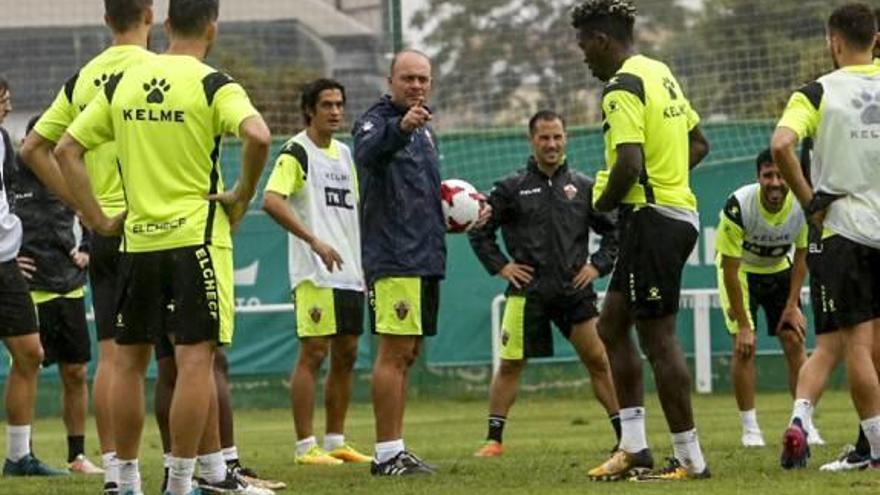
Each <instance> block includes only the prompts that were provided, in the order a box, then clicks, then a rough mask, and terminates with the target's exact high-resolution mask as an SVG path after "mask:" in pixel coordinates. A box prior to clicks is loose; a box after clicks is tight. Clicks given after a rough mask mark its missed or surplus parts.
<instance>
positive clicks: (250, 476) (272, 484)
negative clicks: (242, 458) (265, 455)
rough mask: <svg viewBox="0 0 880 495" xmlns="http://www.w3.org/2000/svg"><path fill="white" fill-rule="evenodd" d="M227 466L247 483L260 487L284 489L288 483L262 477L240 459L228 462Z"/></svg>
mask: <svg viewBox="0 0 880 495" xmlns="http://www.w3.org/2000/svg"><path fill="white" fill-rule="evenodd" d="M226 467H227V468H228V469H229V470H230V471H232V473H233V474H235V475H236V476H238V477H239V478H240V479H241V480H242V481H244V482H245V483H247V484H249V485H252V486H256V487H258V488H265V489H267V490H284V489H285V488H287V483H285V482H283V481H275V480H267V479H263V478H260V475H258V474H257V472H256V471H254V470H253V469H251V468H249V467H245V466H242V465H241V462H239V461H238V459H236V460H234V461H232V462H227V463H226Z"/></svg>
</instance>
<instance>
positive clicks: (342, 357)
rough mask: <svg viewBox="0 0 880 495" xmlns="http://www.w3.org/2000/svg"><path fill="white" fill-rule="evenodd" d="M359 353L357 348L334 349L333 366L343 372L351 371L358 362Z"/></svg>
mask: <svg viewBox="0 0 880 495" xmlns="http://www.w3.org/2000/svg"><path fill="white" fill-rule="evenodd" d="M357 351H358V350H357V346H345V347H334V348H333V354H332V358H331V365H332V366H333V367H334V368H336V369H338V370H341V371H348V370H351V369H352V368H354V363H355V361H357Z"/></svg>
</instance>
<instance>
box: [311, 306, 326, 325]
mask: <svg viewBox="0 0 880 495" xmlns="http://www.w3.org/2000/svg"><path fill="white" fill-rule="evenodd" d="M322 313H323V312H322V311H321V308H319V307H317V306H312V309H310V310H309V318H311V319H312V321H313V322H315V323H318V322H319V321H321V316H322Z"/></svg>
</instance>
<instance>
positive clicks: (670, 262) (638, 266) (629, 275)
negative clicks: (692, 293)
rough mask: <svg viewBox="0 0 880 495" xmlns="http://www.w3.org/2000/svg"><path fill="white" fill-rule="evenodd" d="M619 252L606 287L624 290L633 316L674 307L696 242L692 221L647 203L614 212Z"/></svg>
mask: <svg viewBox="0 0 880 495" xmlns="http://www.w3.org/2000/svg"><path fill="white" fill-rule="evenodd" d="M619 229H620V230H619V231H620V255H619V257H618V258H617V264H616V265H615V267H614V274H613V275H612V276H611V282H609V284H608V290H610V291H617V292H620V293H622V294H624V295H625V296H626V298H627V301H629V304H630V309H631V310H632V313H633V316H634V317H635V318H637V319H645V318H660V317H662V316H668V315H671V314H675V313H677V312H678V305H679V298H680V297H681V274H682V270H684V265H685V263H686V262H687V259H688V257H689V256H690V255H691V252H692V251H693V250H694V246H695V245H696V243H697V237H698V235H699V234H698V233H697V231H696V229H694V227H693V225H691V224H689V223H687V222H684V221H681V220H674V219H672V218H669V217H667V216H665V215H662V214H661V213H659V212H658V211H657V210H655V209H654V208H652V207H650V206H645V207H642V208H641V209H639V210H637V211H634V210H633V209H632V208H627V207H624V208H623V209H621V211H620V221H619Z"/></svg>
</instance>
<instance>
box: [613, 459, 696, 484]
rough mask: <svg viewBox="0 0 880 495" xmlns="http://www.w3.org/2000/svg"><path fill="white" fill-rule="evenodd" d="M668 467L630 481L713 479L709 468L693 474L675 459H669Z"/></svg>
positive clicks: (634, 477) (632, 478)
mask: <svg viewBox="0 0 880 495" xmlns="http://www.w3.org/2000/svg"><path fill="white" fill-rule="evenodd" d="M666 460H667V464H666V467H664V468H663V469H661V470H660V471H659V472H657V473H642V474H640V475H637V476H633V477H631V478H630V479H629V480H630V481H636V482H641V483H645V482H648V483H649V482H657V481H661V482H662V481H688V480H705V479H709V478H711V477H712V473H710V472H709V466H706V467H705V468H703V470H702V471H700V472H699V473H693V472H691V470H690V469H688V468H686V467H685V466H682V464H681V462H679V460H678V459H676V458H674V457H668V458H667V459H666Z"/></svg>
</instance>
